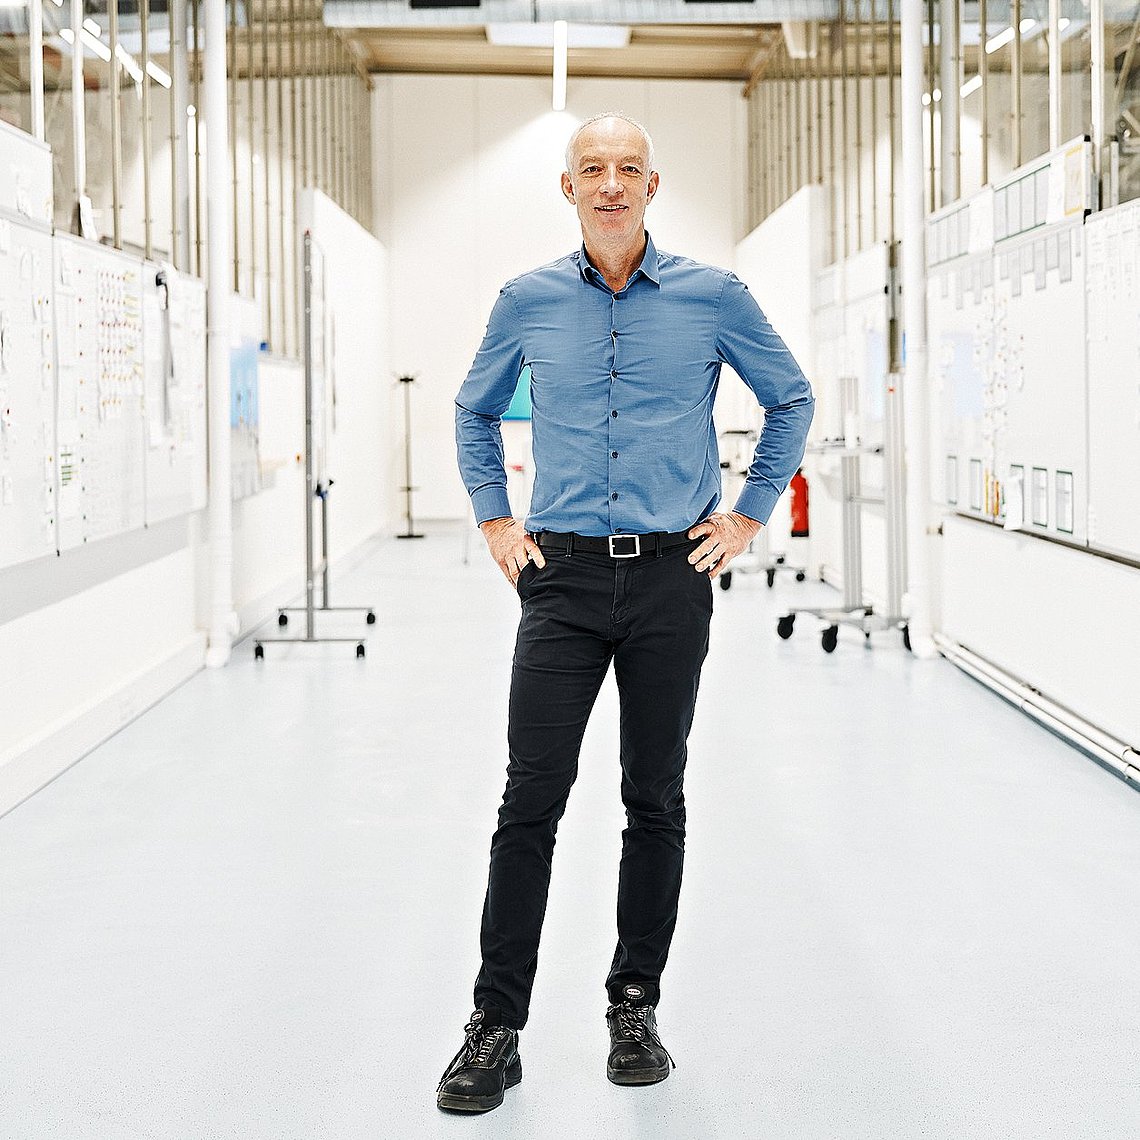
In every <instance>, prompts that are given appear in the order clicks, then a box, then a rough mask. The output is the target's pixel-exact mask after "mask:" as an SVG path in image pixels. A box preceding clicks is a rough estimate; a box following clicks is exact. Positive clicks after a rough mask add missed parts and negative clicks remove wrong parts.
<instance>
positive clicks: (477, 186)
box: [373, 75, 745, 518]
mask: <svg viewBox="0 0 1140 1140" xmlns="http://www.w3.org/2000/svg"><path fill="white" fill-rule="evenodd" d="M374 98H375V103H374V107H373V121H374V123H375V124H376V126H375V130H374V137H377V139H378V142H379V146H378V152H377V155H376V162H377V178H376V182H375V187H376V200H377V209H376V215H377V218H378V219H379V220H378V223H377V232H378V233H379V234H380V235H381V237H382V238H383V239H384V240H385V241H386V244H387V245H388V248H389V251H390V257H391V261H390V270H391V279H392V310H391V315H392V341H391V345H392V352H391V358H390V359H391V364H392V368H393V370H394V371H395V372H397V373H399V372H403V371H405V370H406V371H407V372H410V373H413V374H415V375H416V376H417V377H418V383H417V384H416V386H415V392H414V397H415V411H414V417H413V418H414V427H415V430H414V436H413V441H414V451H415V469H414V476H413V482H414V483H415V484H416V485H418V486H419V487H420V488H421V490H420V492H419V494H418V496H417V499H416V514H417V517H423V518H459V517H463V516H464V515H466V514H467V512H468V511H469V503H468V500H467V496H466V493H465V491H464V489H463V485H462V483H461V482H460V479H459V475H458V472H457V470H456V464H455V429H454V399H455V394H456V392H457V391H458V389H459V385H460V384H461V383H462V381H463V378H464V376H465V375H466V374H467V370H468V368H469V367H470V366H471V361H472V359H473V358H474V355H475V351H476V349H477V348H478V346H479V341H480V339H481V338H482V335H483V331H484V329H485V328H486V323H487V317H488V315H489V314H490V311H491V306H492V304H493V303H494V300H495V297H496V295H497V293H498V290H499V288H500V287H501V286H502V284H503V283H504V282H505V281H506V280H508V279H509V278H511V277H513V276H515V275H517V274H519V273H522V272H525V271H526V270H528V269H532V268H534V267H535V266H538V265H542V264H544V263H545V262H547V261H551V260H553V259H555V258H557V257H561V256H562V255H563V254H565V253H568V252H570V251H571V250H573V249H574V248H576V247H577V245H578V244H579V242H580V241H581V235H580V232H579V230H578V226H577V218H576V215H575V213H574V210H573V208H572V207H571V206H569V205H568V204H567V203H566V201H565V199H564V198H563V197H562V193H561V190H560V188H559V175H560V173H561V171H562V169H563V151H564V150H565V146H566V141H567V139H568V138H569V135H570V133H571V131H572V130H573V129H574V127H575V126H576V125H577V124H578V123H579V122H581V121H582V120H583V119H586V118H588V117H589V116H590V115H593V114H596V113H598V112H600V111H605V110H620V111H623V112H624V113H626V114H629V115H632V116H633V117H634V118H636V119H639V120H640V121H641V122H643V123H644V124H645V125H646V127H648V129H649V131H650V133H651V134H652V136H653V142H654V146H655V149H656V156H657V166H658V168H659V169H660V171H661V189H660V191H659V192H658V194H657V197H656V198H655V199H654V202H653V204H652V205H651V206H650V208H649V213H648V215H647V225H648V228H649V230H650V232H651V233H652V234H653V238H654V241H655V242H656V243H657V244H658V246H659V247H661V248H664V249H668V250H671V251H674V252H677V253H682V254H685V255H686V256H689V257H694V258H697V259H699V260H702V261H708V262H712V263H714V264H718V265H723V266H726V267H731V265H732V264H733V251H734V246H735V243H736V241H737V240H738V239H739V238H740V237H741V236H742V230H743V213H744V210H743V191H744V161H745V151H744V145H745V104H744V101H743V100H742V99H741V97H740V85H739V84H738V83H719V82H718V83H712V82H687V81H666V80H651V81H650V80H603V79H577V80H575V79H571V81H570V84H569V92H568V98H567V107H568V109H567V111H566V112H563V113H558V114H556V113H554V112H552V111H551V110H550V81H549V79H545V78H541V79H539V78H516V77H487V76H484V77H470V76H422V75H408V76H403V75H399V76H385V77H382V78H380V79H379V80H378V81H377V84H376V92H375V95H374ZM401 479H402V474H401Z"/></svg>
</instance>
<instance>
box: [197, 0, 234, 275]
mask: <svg viewBox="0 0 1140 1140" xmlns="http://www.w3.org/2000/svg"><path fill="white" fill-rule="evenodd" d="M204 2H205V3H209V0H204ZM223 2H224V0H223ZM229 5H230V34H229V39H228V40H227V47H228V48H229V57H230V70H229V82H228V88H229V94H228V98H227V100H226V104H227V106H228V107H229V129H230V138H229V142H230V167H231V169H232V171H233V194H232V195H231V197H230V202H231V205H232V206H233V233H232V234H230V240H231V241H232V242H233V247H234V248H233V255H234V289H233V291H234V292H235V293H240V292H241V245H240V238H239V237H238V235H239V234H240V233H241V225H240V218H239V212H238V202H239V200H240V197H241V196H240V194H239V193H238V153H237V137H238V130H237V92H238V85H237V41H238V30H237V0H229ZM207 46H209V41H207ZM208 143H209V139H207V144H208ZM211 150H212V153H213V154H215V155H217V154H218V149H217V147H213V148H211ZM207 161H209V159H208V157H207ZM206 174H207V178H206V184H207V186H209V185H210V179H209V170H208V169H207V171H206ZM206 224H207V225H209V220H208V219H207V222H206Z"/></svg>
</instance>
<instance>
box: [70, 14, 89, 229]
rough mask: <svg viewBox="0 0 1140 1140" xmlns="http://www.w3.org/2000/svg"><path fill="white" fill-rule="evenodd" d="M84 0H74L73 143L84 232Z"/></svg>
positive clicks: (79, 227)
mask: <svg viewBox="0 0 1140 1140" xmlns="http://www.w3.org/2000/svg"><path fill="white" fill-rule="evenodd" d="M82 30H83V0H71V144H72V147H73V152H74V153H73V160H74V163H75V210H76V224H75V232H76V233H80V232H82V227H81V223H80V219H79V216H78V211H79V200H80V198H82V197H83V196H84V195H85V194H86V193H87V119H86V116H85V111H84V103H85V101H86V98H85V95H86V85H85V83H84V82H83V38H82V36H81V35H80V33H81V32H82Z"/></svg>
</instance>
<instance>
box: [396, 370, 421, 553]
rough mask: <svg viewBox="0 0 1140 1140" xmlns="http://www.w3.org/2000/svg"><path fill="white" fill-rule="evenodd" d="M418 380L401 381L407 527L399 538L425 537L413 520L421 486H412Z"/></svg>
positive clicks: (403, 488) (404, 377)
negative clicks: (414, 387)
mask: <svg viewBox="0 0 1140 1140" xmlns="http://www.w3.org/2000/svg"><path fill="white" fill-rule="evenodd" d="M415 382H416V378H415V377H414V376H401V377H400V383H401V384H403V386H404V485H403V486H402V487H401V488H400V490H401V491H403V492H404V496H405V499H404V518H405V520H406V521H407V529H406V530H405V531H404V533H403V534H398V535H396V537H397V538H423V534H422V533H417V531H416V524H415V523H414V522H413V521H412V494H413V492H415V491H418V490H419V487H413V486H412V385H413V384H414V383H415Z"/></svg>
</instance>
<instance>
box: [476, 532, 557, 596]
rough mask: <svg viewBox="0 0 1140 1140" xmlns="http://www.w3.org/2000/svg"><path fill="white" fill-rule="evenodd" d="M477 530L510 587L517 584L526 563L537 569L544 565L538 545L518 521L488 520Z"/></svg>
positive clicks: (544, 561) (544, 560)
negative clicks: (481, 534) (530, 563)
mask: <svg viewBox="0 0 1140 1140" xmlns="http://www.w3.org/2000/svg"><path fill="white" fill-rule="evenodd" d="M479 529H480V530H481V531H482V532H483V537H484V538H485V539H486V540H487V548H488V549H489V550H490V551H491V557H492V558H493V559H494V560H495V562H496V563H497V564H498V567H499V569H500V570H502V572H503V573H504V574H505V575H506V576H507V581H508V582H510V584H511V585H512V586H514V585H515V583H516V582H518V580H519V575H520V574H521V573H522V568H523V567H524V566H525V565H526V564H527V562H533V563H534V564H535V565H536V566H537V567H538V568H539V569H541V568H542V567H543V566H545V565H546V559H545V558H543V557H542V551H541V550H539V548H538V543H537V542H535V541H534V539H533V538H531V537H530V535H529V534H527V532H526V529H525V528H524V527H523V524H522V523H521V522H520V521H519V520H518V519H506V518H504V519H488V520H487V521H486V522H485V523H483V524H482V525H481V526H480V527H479Z"/></svg>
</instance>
